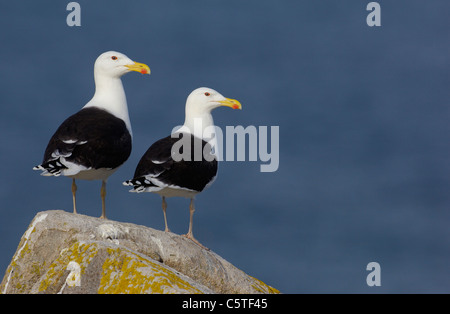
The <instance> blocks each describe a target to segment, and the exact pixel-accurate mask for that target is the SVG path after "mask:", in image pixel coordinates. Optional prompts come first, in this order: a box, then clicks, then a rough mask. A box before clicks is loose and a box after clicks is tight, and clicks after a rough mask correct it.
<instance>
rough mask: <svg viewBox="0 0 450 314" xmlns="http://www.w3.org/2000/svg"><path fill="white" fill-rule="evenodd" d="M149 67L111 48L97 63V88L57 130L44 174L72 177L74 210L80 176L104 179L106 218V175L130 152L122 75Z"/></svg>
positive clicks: (102, 193)
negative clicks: (89, 98) (76, 181)
mask: <svg viewBox="0 0 450 314" xmlns="http://www.w3.org/2000/svg"><path fill="white" fill-rule="evenodd" d="M130 71H136V72H140V73H142V74H150V68H149V67H148V66H147V65H145V64H143V63H138V62H134V61H132V60H131V59H130V58H128V57H127V56H126V55H124V54H122V53H120V52H116V51H108V52H105V53H103V54H101V55H100V56H99V57H98V58H97V60H96V61H95V64H94V80H95V93H94V96H93V97H92V99H91V100H90V101H89V102H88V103H87V104H86V105H85V106H84V107H83V108H82V109H81V110H80V111H78V112H77V113H75V114H73V115H72V116H70V117H68V118H67V119H66V120H65V121H64V122H63V123H62V124H61V125H60V126H59V128H58V129H57V130H56V132H55V133H54V134H53V136H52V137H51V138H50V141H49V142H48V145H47V148H46V149H45V153H44V158H43V161H42V163H41V164H40V165H38V166H36V167H34V168H33V170H41V171H42V173H41V175H43V176H55V177H58V176H60V175H63V176H66V177H69V178H72V198H73V212H74V213H75V214H76V213H77V208H76V191H77V185H76V183H75V180H76V179H80V180H101V181H102V186H101V190H100V196H101V199H102V215H101V217H100V218H104V219H106V210H105V197H106V181H107V179H108V177H109V176H110V175H112V174H113V173H114V172H115V171H116V170H117V169H118V168H119V167H120V166H121V165H122V164H123V163H124V162H125V161H126V160H127V159H128V157H129V156H130V153H131V147H132V130H131V124H130V118H129V115H128V106H127V100H126V96H125V91H124V89H123V86H122V81H121V79H120V78H121V76H122V75H124V74H126V73H128V72H130Z"/></svg>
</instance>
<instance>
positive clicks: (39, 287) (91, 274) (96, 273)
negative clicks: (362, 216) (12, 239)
mask: <svg viewBox="0 0 450 314" xmlns="http://www.w3.org/2000/svg"><path fill="white" fill-rule="evenodd" d="M0 293H279V292H278V290H276V289H274V288H272V287H270V286H268V285H266V284H264V283H263V282H261V281H259V280H258V279H255V278H253V277H251V276H248V275H246V274H245V273H244V272H242V271H241V270H239V269H237V268H236V267H234V266H233V265H231V264H230V263H229V262H227V261H226V260H224V259H223V258H221V257H220V256H218V255H217V254H215V253H214V252H212V251H206V250H204V249H201V248H200V247H199V246H197V245H196V244H194V243H193V242H192V241H190V240H188V239H185V238H184V237H181V236H179V235H176V234H173V233H166V232H163V231H158V230H154V229H151V228H148V227H144V226H138V225H135V224H130V223H121V222H116V221H111V220H104V219H99V218H93V217H88V216H84V215H74V214H71V213H67V212H64V211H59V210H54V211H45V212H40V213H38V214H37V215H36V217H35V218H34V219H33V221H32V222H31V224H30V226H29V228H28V230H27V231H26V232H25V234H24V235H23V236H22V239H21V241H20V244H19V246H18V248H17V251H16V253H15V254H14V257H13V259H12V261H11V264H10V265H9V267H8V269H7V270H6V273H5V276H4V278H3V281H2V283H1V285H0Z"/></svg>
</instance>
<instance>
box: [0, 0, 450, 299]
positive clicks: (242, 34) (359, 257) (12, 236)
mask: <svg viewBox="0 0 450 314" xmlns="http://www.w3.org/2000/svg"><path fill="white" fill-rule="evenodd" d="M68 2H69V1H66V2H65V1H31V0H30V1H22V0H21V1H8V2H6V1H3V2H2V3H1V4H0V45H1V47H0V66H1V74H0V75H1V76H0V79H1V84H0V105H1V115H0V126H1V132H0V139H1V145H0V149H1V155H0V167H1V174H2V180H0V200H1V203H0V204H1V205H0V251H1V255H0V273H1V276H3V274H4V272H5V270H6V267H7V265H8V264H9V262H10V260H11V258H12V256H13V254H14V252H15V249H16V247H17V245H18V243H19V241H20V237H21V236H22V234H23V233H24V232H25V230H26V229H27V226H28V224H29V223H30V222H31V220H32V219H33V217H34V216H35V215H36V213H37V212H39V211H42V210H49V209H64V210H66V211H71V208H72V198H71V190H70V184H71V180H70V179H68V178H63V177H60V178H47V177H41V176H39V173H38V172H33V171H32V167H33V166H35V165H37V164H39V163H40V162H41V159H42V156H43V152H44V149H45V146H46V145H47V142H48V140H49V138H50V136H51V135H52V134H53V132H54V131H55V130H56V128H57V127H58V126H59V124H60V123H61V122H62V121H63V120H64V119H65V118H66V117H67V116H69V115H70V114H72V113H75V112H76V111H77V110H79V109H80V108H81V107H82V106H83V105H84V104H85V103H86V102H87V101H89V99H90V98H91V97H92V95H93V92H94V85H93V63H94V61H95V59H96V58H97V56H98V55H99V54H100V53H102V52H104V51H107V50H117V51H120V52H123V53H125V54H127V55H128V56H129V57H130V58H131V59H133V60H136V61H139V62H144V63H147V64H148V65H149V66H150V68H151V70H152V74H151V76H141V75H140V74H138V73H131V74H127V75H126V76H124V77H123V83H124V86H125V90H126V93H127V99H128V105H129V110H130V118H131V122H132V126H133V131H134V147H133V152H132V155H131V157H130V159H129V160H128V162H127V163H126V164H125V165H124V166H122V168H120V169H119V170H118V171H117V172H116V173H115V174H114V175H113V176H111V177H110V179H109V181H108V195H107V215H108V218H109V219H112V220H118V221H125V222H131V223H138V224H143V225H146V226H149V227H153V228H157V229H163V228H164V222H163V215H162V210H161V200H160V197H159V196H157V195H153V194H145V195H144V194H140V195H136V194H131V193H128V189H127V188H126V187H124V186H122V184H121V183H122V181H124V180H126V179H129V178H131V176H132V175H133V173H134V169H135V167H136V165H137V163H138V161H139V159H140V157H141V155H142V154H143V153H144V152H145V151H146V150H147V148H148V146H149V145H150V144H151V143H153V142H154V141H155V140H157V139H159V138H161V137H164V136H166V135H168V134H169V132H170V131H171V130H172V128H173V127H174V126H176V125H179V124H182V123H183V121H184V103H185V99H186V97H187V95H188V94H189V93H190V92H191V91H192V90H193V89H195V88H197V87H200V86H207V87H211V88H214V89H216V90H218V91H219V92H221V93H222V94H223V95H225V96H226V97H231V98H236V99H238V100H239V101H241V103H242V105H243V110H242V111H235V110H229V109H228V108H220V109H217V110H216V111H214V119H215V123H216V124H217V125H219V126H222V127H225V126H226V125H232V126H235V125H242V126H244V127H245V126H249V125H254V126H279V127H280V167H279V169H278V171H276V172H273V173H262V172H260V171H259V170H260V162H249V161H246V162H222V163H221V165H220V173H219V177H218V179H217V180H216V182H215V184H214V185H213V186H212V187H211V188H210V189H209V190H207V191H205V192H204V193H202V194H200V195H199V196H198V197H197V201H196V208H197V211H196V214H195V219H194V233H195V235H196V237H197V239H199V240H200V241H201V242H202V243H203V244H204V245H205V246H207V247H209V248H211V249H212V250H213V251H215V252H216V253H218V254H219V255H221V256H223V257H224V258H225V259H227V260H228V261H230V262H231V263H233V264H234V265H236V266H237V267H238V268H240V269H242V270H243V271H245V272H247V273H249V274H250V275H252V276H254V277H257V278H258V279H261V280H262V281H264V282H266V283H267V284H269V285H272V286H273V287H275V288H277V289H279V290H280V291H282V292H284V293H335V292H336V293H379V292H381V293H449V292H450V266H449V265H450V228H449V221H450V212H449V205H450V193H449V188H450V180H449V179H450V163H449V157H450V156H449V153H450V147H449V140H448V136H449V131H450V130H449V129H450V127H449V125H450V124H449V108H450V107H449V99H450V36H449V30H450V20H449V19H448V13H449V12H450V2H449V1H447V0H441V1H439V0H436V1H413V0H408V1H406V0H398V1H379V3H380V5H381V25H382V26H381V27H368V26H367V24H366V17H367V14H368V13H369V12H368V11H366V5H367V3H368V2H369V1H354V0H352V1H350V0H344V1H332V0H324V1H320V2H319V1H262V0H258V1H256V0H248V1H240V0H227V1H224V0H215V1H207V0H191V1H181V0H178V1H141V0H140V1H126V2H125V1H111V0H109V1H106V0H96V1H82V0H80V1H78V2H79V4H80V5H81V27H69V26H67V24H66V17H67V15H68V14H69V12H68V11H66V5H67V3H68ZM78 188H79V190H78V208H79V211H80V212H81V213H83V214H86V215H91V216H96V217H98V216H100V214H101V206H100V204H101V203H100V195H99V194H100V182H98V181H97V182H96V181H94V182H86V181H84V182H83V181H79V184H78ZM188 205H189V201H188V200H186V199H169V200H168V206H169V208H168V219H169V226H170V228H171V230H172V231H174V232H175V233H179V234H181V233H186V231H187V228H188V222H189V211H188ZM369 262H378V263H379V264H380V265H381V284H382V286H381V287H368V286H367V284H366V276H367V275H368V273H369V272H368V271H366V266H367V264H368V263H369Z"/></svg>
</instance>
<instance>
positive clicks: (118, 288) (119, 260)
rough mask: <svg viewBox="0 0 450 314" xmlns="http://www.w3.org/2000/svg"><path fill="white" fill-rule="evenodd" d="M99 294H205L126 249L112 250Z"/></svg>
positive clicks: (104, 268) (109, 250)
mask: <svg viewBox="0 0 450 314" xmlns="http://www.w3.org/2000/svg"><path fill="white" fill-rule="evenodd" d="M108 254H109V257H108V258H107V259H106V260H105V262H104V264H103V272H102V275H101V280H100V287H99V290H98V293H126V294H129V293H131V294H138V293H202V292H201V291H200V290H198V289H196V288H195V287H193V286H192V285H190V284H189V283H188V282H186V281H185V280H183V279H181V278H180V276H179V274H175V273H174V272H172V271H170V270H168V269H167V268H166V267H164V266H162V265H161V264H159V263H158V262H155V261H151V260H150V259H147V258H144V257H142V256H140V255H138V254H135V253H134V252H130V251H128V250H124V249H122V248H116V249H112V248H111V249H108Z"/></svg>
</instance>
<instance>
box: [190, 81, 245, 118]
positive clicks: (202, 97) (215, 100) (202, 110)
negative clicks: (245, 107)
mask: <svg viewBox="0 0 450 314" xmlns="http://www.w3.org/2000/svg"><path fill="white" fill-rule="evenodd" d="M221 106H226V107H230V108H233V109H242V106H241V103H240V102H239V101H237V100H235V99H231V98H225V97H224V96H222V94H220V93H219V92H217V91H215V90H214V89H211V88H207V87H200V88H197V89H196V90H194V91H193V92H192V93H190V95H189V96H188V98H187V100H186V115H190V116H201V115H203V114H209V113H210V112H211V110H213V109H215V108H218V107H221Z"/></svg>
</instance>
